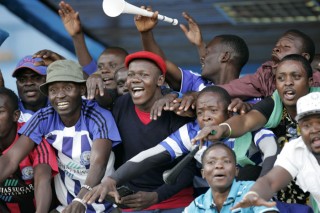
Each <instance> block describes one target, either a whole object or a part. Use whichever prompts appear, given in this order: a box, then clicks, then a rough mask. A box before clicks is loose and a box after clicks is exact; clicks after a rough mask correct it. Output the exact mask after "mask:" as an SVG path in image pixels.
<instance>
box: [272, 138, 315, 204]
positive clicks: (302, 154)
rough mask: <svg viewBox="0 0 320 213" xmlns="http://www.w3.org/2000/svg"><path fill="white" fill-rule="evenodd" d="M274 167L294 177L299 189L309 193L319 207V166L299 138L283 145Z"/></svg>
mask: <svg viewBox="0 0 320 213" xmlns="http://www.w3.org/2000/svg"><path fill="white" fill-rule="evenodd" d="M274 165H275V166H281V167H282V168H284V169H285V170H287V171H288V172H289V173H290V174H291V176H292V177H293V178H295V177H296V178H297V181H296V183H297V184H298V185H299V186H300V188H301V189H302V190H304V191H305V192H306V191H308V192H310V193H311V194H312V196H313V197H314V199H315V200H316V202H317V204H318V206H320V165H319V163H318V161H317V159H316V158H315V156H314V155H313V154H312V153H311V152H310V151H309V149H308V148H307V146H306V145H305V143H304V142H303V140H302V138H301V137H299V138H297V139H294V140H292V141H290V143H286V144H285V146H284V147H283V149H282V151H281V153H280V154H279V155H278V157H277V160H276V162H275V164H274Z"/></svg>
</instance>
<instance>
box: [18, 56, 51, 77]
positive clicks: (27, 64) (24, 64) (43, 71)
mask: <svg viewBox="0 0 320 213" xmlns="http://www.w3.org/2000/svg"><path fill="white" fill-rule="evenodd" d="M37 61H42V59H41V58H33V57H32V56H31V55H27V56H25V57H24V58H23V59H21V60H20V61H19V63H18V64H17V66H16V69H15V70H14V71H13V73H12V77H17V74H18V72H19V71H20V70H23V68H28V69H31V70H33V71H35V72H36V73H38V74H40V75H47V66H35V65H34V63H35V62H37Z"/></svg>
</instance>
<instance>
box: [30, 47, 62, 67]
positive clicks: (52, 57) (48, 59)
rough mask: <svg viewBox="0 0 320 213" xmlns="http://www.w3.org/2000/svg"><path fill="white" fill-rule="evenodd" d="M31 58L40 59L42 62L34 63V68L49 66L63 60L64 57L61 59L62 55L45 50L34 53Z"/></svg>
mask: <svg viewBox="0 0 320 213" xmlns="http://www.w3.org/2000/svg"><path fill="white" fill-rule="evenodd" d="M33 57H34V58H41V59H42V61H37V62H35V63H34V65H35V66H49V64H51V63H52V62H55V61H57V60H63V59H65V57H63V56H62V55H59V54H58V53H56V52H53V51H51V50H46V49H44V50H40V51H38V52H36V53H35V54H33Z"/></svg>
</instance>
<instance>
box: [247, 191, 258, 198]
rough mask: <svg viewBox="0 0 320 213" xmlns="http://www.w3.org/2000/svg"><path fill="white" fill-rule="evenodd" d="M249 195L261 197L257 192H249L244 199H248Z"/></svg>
mask: <svg viewBox="0 0 320 213" xmlns="http://www.w3.org/2000/svg"><path fill="white" fill-rule="evenodd" d="M248 195H255V196H257V197H259V195H258V193H257V192H255V191H248V192H247V193H246V194H245V196H244V198H245V197H247V196H248Z"/></svg>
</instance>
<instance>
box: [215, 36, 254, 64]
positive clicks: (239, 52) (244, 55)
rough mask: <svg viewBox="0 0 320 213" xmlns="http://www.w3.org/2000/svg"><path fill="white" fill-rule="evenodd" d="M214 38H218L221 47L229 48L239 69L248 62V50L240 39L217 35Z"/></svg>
mask: <svg viewBox="0 0 320 213" xmlns="http://www.w3.org/2000/svg"><path fill="white" fill-rule="evenodd" d="M216 38H220V39H221V43H222V44H223V45H226V46H228V47H230V48H231V49H232V50H233V51H234V53H235V59H236V63H237V65H238V66H239V67H240V69H241V68H242V67H243V66H244V65H245V64H246V63H247V62H248V60H249V48H248V46H247V44H246V42H245V41H244V40H243V39H242V38H240V37H239V36H237V35H229V34H223V35H218V36H216Z"/></svg>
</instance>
